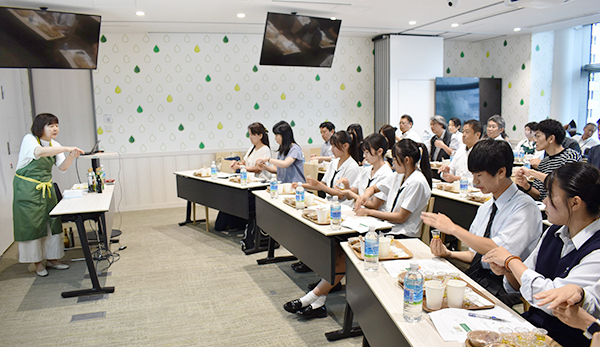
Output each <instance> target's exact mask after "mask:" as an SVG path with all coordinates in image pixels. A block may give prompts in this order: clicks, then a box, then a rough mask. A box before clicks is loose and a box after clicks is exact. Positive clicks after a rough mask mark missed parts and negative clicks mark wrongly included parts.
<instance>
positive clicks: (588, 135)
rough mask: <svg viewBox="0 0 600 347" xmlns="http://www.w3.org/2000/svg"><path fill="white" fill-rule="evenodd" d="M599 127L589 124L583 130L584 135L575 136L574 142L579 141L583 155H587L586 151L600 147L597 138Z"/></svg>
mask: <svg viewBox="0 0 600 347" xmlns="http://www.w3.org/2000/svg"><path fill="white" fill-rule="evenodd" d="M597 130H598V127H597V126H596V124H594V123H587V124H586V125H585V127H584V128H583V134H582V135H575V136H573V140H575V141H577V143H578V144H579V148H580V149H581V153H583V154H586V151H587V150H588V149H590V148H592V147H594V146H597V145H600V141H598V138H597V137H596V131H597Z"/></svg>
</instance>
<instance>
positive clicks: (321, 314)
mask: <svg viewBox="0 0 600 347" xmlns="http://www.w3.org/2000/svg"><path fill="white" fill-rule="evenodd" d="M296 314H297V315H298V316H300V317H302V318H305V319H313V318H325V317H327V309H326V308H325V306H321V307H319V308H315V309H313V308H312V306H310V305H308V306H306V307H305V308H303V309H301V310H300V311H298V312H296Z"/></svg>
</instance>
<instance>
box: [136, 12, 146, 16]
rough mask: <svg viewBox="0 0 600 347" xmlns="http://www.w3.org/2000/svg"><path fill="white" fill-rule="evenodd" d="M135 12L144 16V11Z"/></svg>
mask: <svg viewBox="0 0 600 347" xmlns="http://www.w3.org/2000/svg"><path fill="white" fill-rule="evenodd" d="M135 14H136V15H138V16H140V17H141V16H144V15H145V14H146V13H145V12H144V11H136V12H135Z"/></svg>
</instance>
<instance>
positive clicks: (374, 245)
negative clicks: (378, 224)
mask: <svg viewBox="0 0 600 347" xmlns="http://www.w3.org/2000/svg"><path fill="white" fill-rule="evenodd" d="M364 258H365V271H377V270H378V269H379V235H377V233H376V232H375V226H373V225H371V226H369V232H368V233H367V234H366V235H365V252H364Z"/></svg>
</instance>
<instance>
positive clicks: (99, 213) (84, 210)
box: [50, 185, 115, 298]
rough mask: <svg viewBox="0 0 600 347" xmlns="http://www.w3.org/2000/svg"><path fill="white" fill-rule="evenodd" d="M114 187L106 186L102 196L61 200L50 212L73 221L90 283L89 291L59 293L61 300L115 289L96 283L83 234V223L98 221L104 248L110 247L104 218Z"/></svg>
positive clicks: (96, 194)
mask: <svg viewBox="0 0 600 347" xmlns="http://www.w3.org/2000/svg"><path fill="white" fill-rule="evenodd" d="M113 191H114V186H113V185H107V186H106V188H105V189H104V191H103V192H102V194H98V193H88V194H85V195H84V196H83V197H81V198H73V199H62V200H61V201H60V202H59V203H58V204H57V205H56V206H55V207H54V208H53V209H52V211H50V216H62V217H64V218H65V219H70V220H74V221H75V224H76V225H77V233H78V234H79V240H80V242H81V248H82V249H83V255H84V257H85V262H86V265H87V269H88V273H89V275H90V280H91V281H92V288H91V289H81V290H74V291H69V292H63V293H61V296H62V297H63V298H70V297H74V296H82V295H92V294H103V293H113V292H114V291H115V287H101V286H100V282H99V281H98V274H97V272H96V268H95V266H94V261H93V259H92V253H91V251H90V247H89V244H88V240H87V235H86V232H85V225H84V224H83V222H84V221H86V220H88V219H93V220H97V221H99V223H98V224H99V228H100V229H101V230H100V231H101V233H102V235H103V236H104V245H105V247H107V248H109V247H110V242H109V240H108V238H109V236H108V235H110V232H108V231H107V230H109V229H107V227H106V224H107V223H106V216H105V214H106V213H107V212H108V211H109V210H110V209H111V205H112V197H113Z"/></svg>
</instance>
